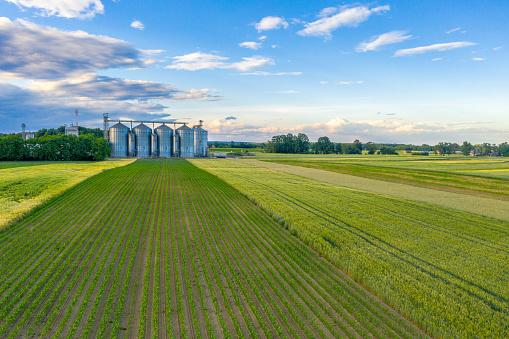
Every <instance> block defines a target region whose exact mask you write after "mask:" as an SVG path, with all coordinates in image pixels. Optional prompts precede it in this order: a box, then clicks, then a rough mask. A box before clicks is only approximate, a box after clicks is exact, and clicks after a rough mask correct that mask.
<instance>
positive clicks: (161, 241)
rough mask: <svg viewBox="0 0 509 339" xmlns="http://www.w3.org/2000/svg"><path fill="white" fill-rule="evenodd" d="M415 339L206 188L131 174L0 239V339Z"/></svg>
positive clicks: (124, 171)
mask: <svg viewBox="0 0 509 339" xmlns="http://www.w3.org/2000/svg"><path fill="white" fill-rule="evenodd" d="M366 336H368V337H378V338H385V337H395V338H409V337H421V336H423V337H424V336H425V335H424V334H423V333H422V332H421V331H419V330H418V329H417V328H415V326H413V325H412V324H411V323H409V322H408V321H406V320H405V319H403V318H402V317H400V316H398V315H397V314H396V313H395V312H394V311H393V310H391V309H389V308H388V307H387V306H386V305H384V304H382V303H381V302H380V301H379V300H378V299H377V298H375V297H373V296H372V295H370V294H369V293H368V292H366V291H365V290H363V289H362V288H361V287H360V286H358V285H357V284H355V283H354V282H353V281H352V280H351V279H350V278H349V277H347V276H345V275H344V274H343V273H342V272H341V271H339V270H337V269H336V268H335V267H333V266H332V265H331V264H329V263H328V262H326V261H325V260H323V258H321V257H320V256H319V255H317V254H316V253H315V252H313V251H312V250H310V249H309V248H308V247H307V246H305V245H304V244H303V243H302V242H300V241H299V240H298V239H297V238H295V237H293V236H291V235H290V233H289V232H288V231H287V230H285V229H284V228H283V227H282V226H280V225H279V224H278V223H276V222H275V221H274V220H272V218H270V217H269V216H268V215H267V214H266V213H265V212H263V211H262V210H261V209H259V208H258V207H257V206H256V205H254V204H253V203H252V202H250V201H249V200H248V199H247V198H245V197H244V196H243V195H242V194H240V193H239V192H238V191H236V190H235V189H233V188H232V187H231V186H229V185H227V184H226V183H225V182H223V181H221V180H220V179H218V178H217V177H215V176H213V175H211V174H208V173H207V172H205V171H202V170H199V169H198V168H196V167H195V166H193V165H191V164H190V163H188V162H187V161H184V160H138V161H136V162H135V163H133V164H130V165H128V166H125V167H121V168H116V169H113V170H110V171H107V172H104V173H102V174H100V175H98V176H96V177H93V178H90V179H88V180H86V181H85V182H83V183H81V184H79V185H78V186H76V187H75V188H74V189H72V190H70V191H69V192H67V193H66V194H64V195H63V196H61V197H59V198H58V199H55V200H54V201H53V202H51V203H50V204H48V205H47V206H46V207H45V208H43V209H41V210H40V211H38V212H36V213H34V214H33V215H31V216H30V217H28V218H27V219H25V220H23V221H21V222H20V223H19V224H17V225H15V226H14V227H12V228H10V229H8V230H6V231H4V232H2V233H0V337H2V338H3V337H5V338H17V337H34V338H36V337H41V338H51V337H54V338H60V337H72V338H85V337H89V338H117V337H119V338H124V337H131V338H141V337H151V338H158V337H161V338H166V337H175V338H177V337H178V338H180V337H183V338H206V337H227V338H228V337H288V338H296V337H310V338H320V337H322V338H332V337H341V338H345V337H349V338H358V337H366Z"/></svg>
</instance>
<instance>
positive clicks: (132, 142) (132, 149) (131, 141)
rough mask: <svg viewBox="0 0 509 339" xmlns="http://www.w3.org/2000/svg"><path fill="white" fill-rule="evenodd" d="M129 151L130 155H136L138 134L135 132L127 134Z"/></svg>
mask: <svg viewBox="0 0 509 339" xmlns="http://www.w3.org/2000/svg"><path fill="white" fill-rule="evenodd" d="M127 152H128V154H127V155H128V156H131V157H132V156H136V135H134V133H133V132H131V133H129V135H128V136H127Z"/></svg>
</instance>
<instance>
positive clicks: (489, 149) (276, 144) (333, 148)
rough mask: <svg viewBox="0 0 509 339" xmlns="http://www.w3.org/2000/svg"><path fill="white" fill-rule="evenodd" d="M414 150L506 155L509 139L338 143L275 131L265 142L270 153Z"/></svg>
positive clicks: (326, 138)
mask: <svg viewBox="0 0 509 339" xmlns="http://www.w3.org/2000/svg"><path fill="white" fill-rule="evenodd" d="M403 150H410V151H413V152H412V154H418V155H427V154H429V153H433V152H434V153H437V154H442V155H445V154H457V153H460V152H461V153H462V154H463V155H470V153H471V152H474V155H502V156H509V144H508V143H507V142H504V143H501V144H499V145H496V144H490V143H483V144H477V145H472V144H471V143H469V142H467V141H465V142H463V144H461V145H459V144H457V143H449V142H439V143H438V144H436V145H434V146H431V145H428V144H422V145H411V144H380V143H374V142H371V141H370V142H367V143H365V144H363V143H362V142H360V141H359V140H355V141H354V142H353V143H335V142H332V141H331V140H330V139H329V137H326V136H323V137H320V138H318V141H317V142H310V141H309V138H308V136H307V135H306V134H303V133H299V134H298V135H293V134H291V133H288V134H286V135H284V134H282V135H275V136H273V137H272V139H271V140H269V141H268V142H267V144H266V145H265V151H266V152H267V153H294V154H299V153H300V154H305V153H314V154H362V151H367V153H368V154H398V152H397V151H403Z"/></svg>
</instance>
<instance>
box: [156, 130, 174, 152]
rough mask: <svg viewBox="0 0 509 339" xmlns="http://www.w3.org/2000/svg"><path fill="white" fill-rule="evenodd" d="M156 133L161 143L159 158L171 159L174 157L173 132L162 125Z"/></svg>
mask: <svg viewBox="0 0 509 339" xmlns="http://www.w3.org/2000/svg"><path fill="white" fill-rule="evenodd" d="M154 132H155V133H156V134H157V139H158V142H159V145H158V146H159V147H158V151H159V156H160V157H161V158H170V157H171V156H172V155H173V147H172V146H173V130H172V129H171V128H170V127H168V126H166V125H161V126H159V127H157V128H156V129H154Z"/></svg>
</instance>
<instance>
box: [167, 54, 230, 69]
mask: <svg viewBox="0 0 509 339" xmlns="http://www.w3.org/2000/svg"><path fill="white" fill-rule="evenodd" d="M173 58H174V59H175V61H174V62H173V64H172V65H170V66H166V68H170V69H179V70H187V71H196V70H200V69H216V68H224V66H225V65H226V64H225V63H224V60H228V58H227V57H222V56H219V55H214V54H207V53H201V52H195V53H190V54H186V55H181V56H176V57H173Z"/></svg>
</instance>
